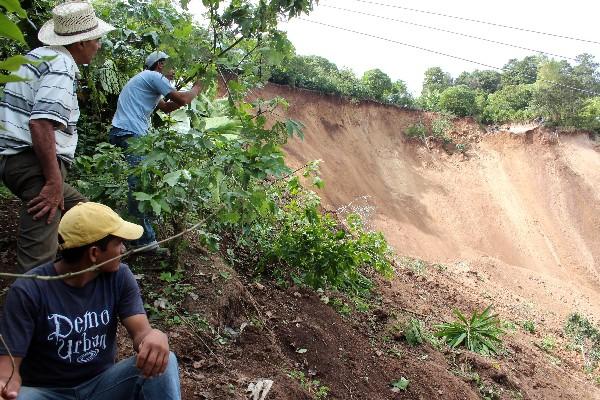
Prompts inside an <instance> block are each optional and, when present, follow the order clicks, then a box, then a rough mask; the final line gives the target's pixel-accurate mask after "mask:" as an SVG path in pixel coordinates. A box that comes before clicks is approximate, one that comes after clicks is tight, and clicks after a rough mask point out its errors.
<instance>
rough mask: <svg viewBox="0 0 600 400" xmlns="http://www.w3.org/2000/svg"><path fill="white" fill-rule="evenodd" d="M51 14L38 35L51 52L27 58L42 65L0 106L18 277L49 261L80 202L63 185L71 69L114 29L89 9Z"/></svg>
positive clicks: (23, 71)
mask: <svg viewBox="0 0 600 400" xmlns="http://www.w3.org/2000/svg"><path fill="white" fill-rule="evenodd" d="M52 14H53V18H52V20H50V21H48V22H46V23H45V24H44V25H43V26H42V28H41V29H40V31H39V33H38V38H39V40H40V41H41V42H42V43H45V44H48V45H49V46H47V47H40V48H37V49H34V50H32V51H31V52H29V53H28V54H27V56H28V57H29V58H31V59H33V60H38V61H40V63H39V64H35V65H34V64H26V65H24V66H22V67H21V68H20V69H19V71H18V75H19V76H21V77H23V78H25V79H26V81H24V82H12V83H8V84H7V85H6V87H5V89H4V98H3V99H2V101H0V126H2V128H3V130H0V179H2V181H3V182H4V184H5V185H6V187H8V189H10V191H11V192H12V193H13V194H15V195H16V196H18V197H19V198H20V199H21V200H22V201H23V205H22V207H21V211H20V219H19V231H18V232H19V233H18V238H17V262H18V264H19V266H20V268H21V269H23V270H29V269H31V268H33V267H35V266H37V265H40V264H41V263H43V262H46V261H51V260H53V259H54V257H55V255H56V248H57V242H56V232H57V229H58V223H59V220H60V218H61V215H62V213H63V211H64V210H65V209H67V210H68V209H69V208H70V207H72V206H74V205H75V204H77V203H78V202H80V201H83V200H85V199H84V198H83V196H82V195H81V194H80V193H78V192H77V191H76V190H75V189H73V188H72V187H71V186H69V185H68V184H66V183H64V181H65V177H66V173H67V168H68V167H69V165H70V164H71V162H73V158H74V155H75V147H76V146H77V128H76V125H77V120H78V119H79V105H78V102H77V94H76V85H77V78H78V74H79V69H78V67H77V65H78V64H79V65H82V64H89V63H90V62H91V61H92V58H94V56H95V55H96V53H97V52H98V50H99V49H100V37H102V36H103V35H105V34H106V33H108V32H110V31H111V30H113V29H114V27H112V26H111V25H109V24H107V23H106V22H104V21H102V20H100V19H98V18H96V14H95V13H94V9H93V8H92V6H91V5H90V4H89V3H87V2H67V3H63V4H60V5H58V6H56V7H55V8H54V9H53V10H52ZM43 57H48V58H51V59H50V60H48V59H46V60H44V61H42V60H41V59H42V58H43Z"/></svg>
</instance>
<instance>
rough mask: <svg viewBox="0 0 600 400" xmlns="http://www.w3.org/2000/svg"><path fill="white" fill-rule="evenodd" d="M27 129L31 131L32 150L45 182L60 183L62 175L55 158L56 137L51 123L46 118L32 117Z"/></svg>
mask: <svg viewBox="0 0 600 400" xmlns="http://www.w3.org/2000/svg"><path fill="white" fill-rule="evenodd" d="M29 130H30V131H31V143H32V146H33V151H34V152H35V155H36V157H37V158H38V160H39V161H40V164H41V166H42V172H43V174H44V178H46V183H47V184H54V185H58V184H60V183H61V182H62V175H61V173H60V167H59V165H58V160H57V159H56V139H55V134H54V125H53V123H52V122H51V121H49V120H47V119H34V120H31V121H29Z"/></svg>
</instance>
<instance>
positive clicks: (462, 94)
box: [438, 85, 477, 117]
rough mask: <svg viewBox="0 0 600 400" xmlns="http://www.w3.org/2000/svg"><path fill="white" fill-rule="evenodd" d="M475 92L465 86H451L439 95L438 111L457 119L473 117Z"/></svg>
mask: <svg viewBox="0 0 600 400" xmlns="http://www.w3.org/2000/svg"><path fill="white" fill-rule="evenodd" d="M476 96H477V93H476V92H475V90H473V89H471V88H469V87H468V86H465V85H458V86H452V87H449V88H447V89H446V90H444V91H443V92H442V93H441V94H440V98H439V100H438V105H439V108H440V110H442V111H445V112H449V113H452V114H454V115H456V116H458V117H466V116H467V115H475V111H476Z"/></svg>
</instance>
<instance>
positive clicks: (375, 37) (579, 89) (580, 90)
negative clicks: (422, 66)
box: [296, 17, 600, 96]
mask: <svg viewBox="0 0 600 400" xmlns="http://www.w3.org/2000/svg"><path fill="white" fill-rule="evenodd" d="M296 19H298V20H300V21H305V22H310V23H312V24H317V25H323V26H327V27H329V28H334V29H338V30H341V31H346V32H351V33H355V34H357V35H362V36H366V37H370V38H374V39H379V40H384V41H386V42H391V43H396V44H400V45H402V46H407V47H412V48H413V49H417V50H422V51H426V52H428V53H433V54H437V55H441V56H445V57H450V58H454V59H456V60H461V61H466V62H468V63H472V64H476V65H480V66H483V67H486V68H489V69H495V70H497V71H501V72H502V71H503V69H502V68H500V67H496V66H494V65H489V64H485V63H482V62H479V61H475V60H470V59H468V58H463V57H459V56H455V55H452V54H448V53H444V52H441V51H437V50H431V49H427V48H425V47H421V46H417V45H415V44H411V43H405V42H400V41H398V40H394V39H389V38H385V37H382V36H377V35H373V34H370V33H364V32H359V31H355V30H353V29H349V28H343V27H340V26H335V25H331V24H328V23H325V22H320V21H313V20H310V19H305V18H302V17H297V18H296ZM538 79H539V78H538ZM540 80H541V81H543V82H546V83H550V84H552V85H556V86H560V87H562V88H566V89H571V90H575V91H578V92H582V93H586V94H589V95H592V96H600V93H596V92H594V91H591V90H587V89H581V88H577V87H574V86H569V85H565V84H562V83H559V82H554V81H550V80H547V79H540Z"/></svg>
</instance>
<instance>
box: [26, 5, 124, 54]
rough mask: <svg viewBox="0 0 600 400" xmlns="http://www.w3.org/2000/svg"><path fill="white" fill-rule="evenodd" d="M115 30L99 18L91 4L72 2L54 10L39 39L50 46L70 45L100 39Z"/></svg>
mask: <svg viewBox="0 0 600 400" xmlns="http://www.w3.org/2000/svg"><path fill="white" fill-rule="evenodd" d="M113 29H115V27H114V26H112V25H110V24H107V23H106V22H104V21H102V20H101V19H99V18H96V13H95V12H94V9H93V8H92V6H91V4H90V3H88V2H85V1H71V2H66V3H62V4H59V5H57V6H56V7H54V9H53V10H52V20H50V21H48V22H46V23H45V24H44V25H43V26H42V29H40V31H39V33H38V39H40V41H41V42H42V43H45V44H48V45H62V46H65V45H68V44H72V43H77V42H83V41H85V40H92V39H98V38H100V37H101V36H104V35H105V34H107V33H108V32H110V31H112V30H113Z"/></svg>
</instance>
